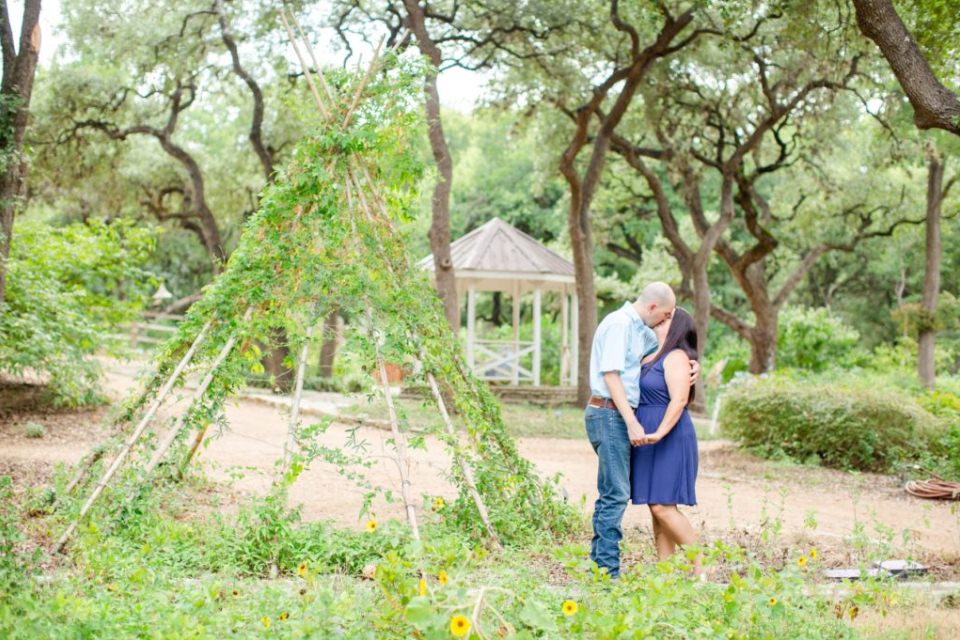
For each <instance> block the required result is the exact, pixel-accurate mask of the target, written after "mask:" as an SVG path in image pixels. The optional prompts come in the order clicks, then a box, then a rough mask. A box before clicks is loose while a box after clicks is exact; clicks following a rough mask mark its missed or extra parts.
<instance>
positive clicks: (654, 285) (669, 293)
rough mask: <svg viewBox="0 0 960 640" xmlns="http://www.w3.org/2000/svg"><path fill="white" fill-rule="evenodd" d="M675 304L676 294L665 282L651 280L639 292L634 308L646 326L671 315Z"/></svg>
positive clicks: (653, 324)
mask: <svg viewBox="0 0 960 640" xmlns="http://www.w3.org/2000/svg"><path fill="white" fill-rule="evenodd" d="M676 306H677V296H676V295H675V294H674V293H673V289H672V288H671V287H670V285H668V284H667V283H666V282H651V283H650V284H648V285H647V286H646V287H644V288H643V291H642V292H641V293H640V297H639V298H637V301H636V302H635V303H634V308H635V309H636V310H637V313H639V314H640V317H641V318H642V319H643V322H644V323H645V324H646V325H647V326H648V327H655V326H657V325H658V324H660V323H661V322H663V321H664V320H666V319H667V318H669V317H670V316H671V315H673V310H674V309H675V308H676Z"/></svg>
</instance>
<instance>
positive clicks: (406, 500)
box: [367, 311, 420, 542]
mask: <svg viewBox="0 0 960 640" xmlns="http://www.w3.org/2000/svg"><path fill="white" fill-rule="evenodd" d="M367 321H368V322H370V312H369V311H368V312H367ZM371 326H372V324H371ZM373 343H374V346H375V348H376V352H377V369H378V371H379V372H380V384H381V386H382V387H383V395H384V398H385V399H386V401H387V414H388V415H389V416H390V431H391V432H392V433H393V446H394V449H396V452H397V468H399V470H400V495H401V496H402V497H403V505H404V507H405V508H406V511H407V521H408V522H409V523H410V529H411V533H413V539H414V540H416V541H417V542H420V528H419V527H418V526H417V512H416V510H415V508H414V505H413V499H412V498H411V496H410V466H411V465H410V455H409V453H408V452H407V442H406V439H405V438H404V436H403V433H401V432H400V423H399V421H398V420H397V410H396V407H394V405H393V395H392V394H391V392H390V383H389V382H388V381H387V367H386V365H385V364H384V362H383V354H382V353H381V352H380V345H379V344H378V343H377V341H376V338H375V337H374V341H373Z"/></svg>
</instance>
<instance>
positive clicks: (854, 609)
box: [850, 604, 860, 620]
mask: <svg viewBox="0 0 960 640" xmlns="http://www.w3.org/2000/svg"><path fill="white" fill-rule="evenodd" d="M858 615H860V607H858V606H857V605H855V604H854V605H851V606H850V619H851V620H856V619H857V616H858Z"/></svg>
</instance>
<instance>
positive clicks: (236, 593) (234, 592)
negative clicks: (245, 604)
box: [231, 589, 240, 596]
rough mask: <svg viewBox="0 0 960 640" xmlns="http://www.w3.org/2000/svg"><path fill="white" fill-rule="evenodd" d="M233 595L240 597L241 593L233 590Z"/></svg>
mask: <svg viewBox="0 0 960 640" xmlns="http://www.w3.org/2000/svg"><path fill="white" fill-rule="evenodd" d="M231 593H233V595H235V596H238V595H240V592H239V591H237V590H236V589H234V590H233V591H232V592H231Z"/></svg>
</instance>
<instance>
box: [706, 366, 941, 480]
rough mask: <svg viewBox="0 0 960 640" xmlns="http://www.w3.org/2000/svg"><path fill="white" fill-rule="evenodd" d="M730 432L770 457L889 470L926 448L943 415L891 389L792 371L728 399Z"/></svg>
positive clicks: (725, 413)
mask: <svg viewBox="0 0 960 640" xmlns="http://www.w3.org/2000/svg"><path fill="white" fill-rule="evenodd" d="M721 422H722V424H723V428H724V430H725V431H726V433H728V434H730V435H731V436H732V437H733V438H735V439H736V440H738V441H739V442H741V443H742V444H743V445H745V446H746V447H748V448H750V449H751V450H754V451H756V452H757V453H759V454H760V455H762V456H764V457H772V458H776V457H787V458H791V459H793V460H797V461H800V462H807V461H811V460H812V461H817V462H820V463H822V464H824V465H826V466H829V467H835V468H839V469H857V470H861V471H887V470H890V469H891V468H892V467H893V466H895V465H896V464H897V463H898V462H901V461H904V460H909V459H914V458H916V457H917V456H919V455H920V454H921V453H922V452H924V451H926V450H927V448H928V447H929V446H930V444H931V442H933V441H934V440H935V439H937V438H939V437H940V436H941V435H942V434H943V432H944V427H943V422H942V421H941V419H940V418H938V417H936V416H934V415H932V414H930V413H928V412H927V411H925V410H924V409H923V408H922V407H921V406H919V405H918V404H917V403H916V402H915V401H914V400H913V399H911V398H910V397H909V396H906V395H902V394H900V393H898V392H896V391H894V390H891V389H855V388H849V387H843V386H833V385H831V386H827V385H822V384H813V383H810V382H807V381H803V380H791V379H788V378H784V377H779V378H768V379H756V380H752V381H750V382H748V383H745V384H742V385H739V386H737V387H734V388H733V389H732V390H731V391H730V392H729V393H728V394H727V396H726V397H725V398H724V401H723V405H722V410H721Z"/></svg>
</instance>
